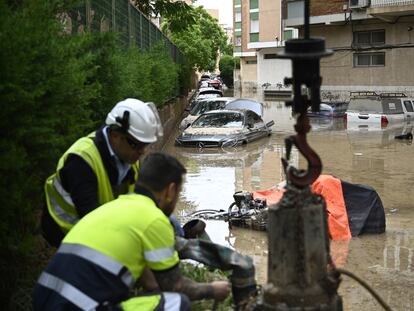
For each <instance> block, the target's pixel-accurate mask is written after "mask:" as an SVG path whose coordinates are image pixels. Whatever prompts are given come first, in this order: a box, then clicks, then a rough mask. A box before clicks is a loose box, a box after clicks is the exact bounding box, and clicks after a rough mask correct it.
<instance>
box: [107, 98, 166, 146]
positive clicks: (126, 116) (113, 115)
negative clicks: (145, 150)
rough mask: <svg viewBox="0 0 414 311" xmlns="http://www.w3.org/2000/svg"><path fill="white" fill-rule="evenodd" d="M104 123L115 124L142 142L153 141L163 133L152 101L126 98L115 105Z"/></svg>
mask: <svg viewBox="0 0 414 311" xmlns="http://www.w3.org/2000/svg"><path fill="white" fill-rule="evenodd" d="M105 123H106V124H107V125H109V126H111V125H116V126H118V127H120V128H121V129H123V130H124V131H125V132H127V133H128V134H130V135H131V136H132V137H134V138H135V139H137V140H139V141H141V142H143V143H154V142H156V141H157V137H159V136H162V135H163V129H162V124H161V120H160V117H159V115H158V111H157V108H156V107H155V105H154V104H153V103H144V102H143V101H140V100H138V99H134V98H127V99H125V100H123V101H121V102H119V103H117V104H116V105H115V107H114V108H113V109H112V110H111V112H109V113H108V115H107V117H106V121H105Z"/></svg>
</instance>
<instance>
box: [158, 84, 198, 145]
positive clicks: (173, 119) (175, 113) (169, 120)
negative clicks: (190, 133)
mask: <svg viewBox="0 0 414 311" xmlns="http://www.w3.org/2000/svg"><path fill="white" fill-rule="evenodd" d="M192 93H193V92H191V93H190V94H188V96H187V97H177V98H175V99H174V100H172V101H171V102H170V103H168V104H167V105H165V106H164V107H162V108H161V109H159V110H158V113H159V115H160V119H161V123H162V125H163V127H164V136H163V137H162V138H161V139H159V140H158V141H157V142H156V143H155V144H152V145H151V146H150V150H151V151H157V150H162V148H163V147H164V145H165V143H166V142H167V140H168V139H169V138H170V134H171V133H174V131H175V129H176V128H177V127H178V123H179V122H180V121H181V119H182V115H183V113H184V109H185V107H186V106H187V104H188V102H189V98H191V96H192Z"/></svg>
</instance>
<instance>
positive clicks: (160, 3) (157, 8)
mask: <svg viewBox="0 0 414 311" xmlns="http://www.w3.org/2000/svg"><path fill="white" fill-rule="evenodd" d="M132 3H133V5H134V6H135V7H136V8H137V9H138V10H140V11H141V12H142V13H144V14H145V15H147V16H162V17H163V18H166V19H168V20H169V25H168V27H169V29H170V30H173V31H182V30H184V29H185V28H187V27H189V26H191V25H192V24H194V22H195V16H194V10H193V8H192V7H191V6H189V5H188V4H187V3H185V2H184V1H175V2H173V1H172V0H133V1H132Z"/></svg>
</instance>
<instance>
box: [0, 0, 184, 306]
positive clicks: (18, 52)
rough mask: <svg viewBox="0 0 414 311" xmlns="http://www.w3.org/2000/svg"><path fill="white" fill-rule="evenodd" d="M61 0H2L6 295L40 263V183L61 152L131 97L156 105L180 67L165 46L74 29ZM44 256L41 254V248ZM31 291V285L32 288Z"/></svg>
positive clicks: (1, 224)
mask: <svg viewBox="0 0 414 311" xmlns="http://www.w3.org/2000/svg"><path fill="white" fill-rule="evenodd" d="M64 2H65V1H59V0H27V1H7V0H0V29H1V30H0V42H1V49H0V68H1V74H0V102H1V115H0V117H1V122H0V148H1V153H0V176H1V177H2V178H1V179H0V206H1V218H0V245H1V249H0V258H1V264H0V275H1V276H2V279H1V282H0V292H1V294H0V295H1V296H0V299H1V300H0V303H1V305H2V306H3V307H5V308H7V306H8V305H9V300H10V297H12V296H13V293H14V294H15V293H16V286H17V284H19V282H20V280H22V279H24V278H25V277H26V275H27V274H28V273H29V274H30V272H32V273H37V272H38V271H37V268H38V267H35V266H32V265H33V264H36V263H38V259H39V254H37V253H36V243H37V242H38V241H39V239H38V234H37V233H38V232H37V228H38V220H39V211H40V209H41V206H42V201H43V182H44V180H45V178H46V177H47V176H48V175H49V174H51V173H52V172H53V170H54V168H55V165H56V162H57V159H58V158H59V156H60V155H61V154H62V152H63V151H64V150H65V149H66V148H67V147H68V146H69V145H70V144H71V143H73V142H74V141H75V140H76V139H77V138H78V137H81V136H83V135H85V134H87V133H88V132H89V131H90V130H92V129H94V128H96V127H97V126H98V125H100V124H102V122H103V120H104V118H105V116H106V114H107V112H108V111H109V110H110V109H111V108H112V107H113V105H114V104H115V103H116V102H117V101H119V100H121V99H123V98H126V97H136V98H139V99H142V100H145V101H154V102H155V103H156V104H157V105H158V106H161V105H162V103H163V102H164V101H165V100H167V99H169V98H171V97H172V96H174V94H176V93H177V89H178V88H180V85H178V83H179V81H181V82H182V85H185V83H184V82H185V81H184V80H185V79H183V77H181V76H180V79H179V73H180V72H181V71H182V69H180V68H179V67H178V66H177V65H176V64H175V63H174V62H173V61H172V59H171V58H170V56H169V54H168V53H167V52H166V51H165V49H164V47H163V46H157V47H155V48H153V49H152V50H151V51H146V52H140V51H139V50H138V49H136V48H130V49H129V50H127V51H125V50H122V49H121V48H119V47H118V46H119V45H118V43H117V35H116V34H114V33H104V34H99V33H89V34H85V35H81V36H69V35H65V34H64V32H63V28H62V24H61V23H60V22H59V20H58V19H57V18H56V16H58V15H57V13H59V12H62V11H64V10H68V8H67V7H64V6H63V3H64ZM40 255H41V254H40ZM26 294H30V293H26Z"/></svg>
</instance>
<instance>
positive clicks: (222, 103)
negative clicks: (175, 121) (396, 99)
mask: <svg viewBox="0 0 414 311" xmlns="http://www.w3.org/2000/svg"><path fill="white" fill-rule="evenodd" d="M232 100H234V97H217V98H207V99H202V100H198V101H197V103H196V104H195V105H194V107H193V109H191V111H190V114H189V115H188V116H186V117H185V118H184V119H183V120H182V121H181V123H180V127H179V128H180V130H185V129H186V128H187V127H188V126H189V125H190V124H191V123H193V122H194V120H195V119H197V118H198V116H199V115H201V114H203V113H205V112H207V111H211V110H221V109H224V108H225V107H226V104H227V103H228V102H230V101H232Z"/></svg>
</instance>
